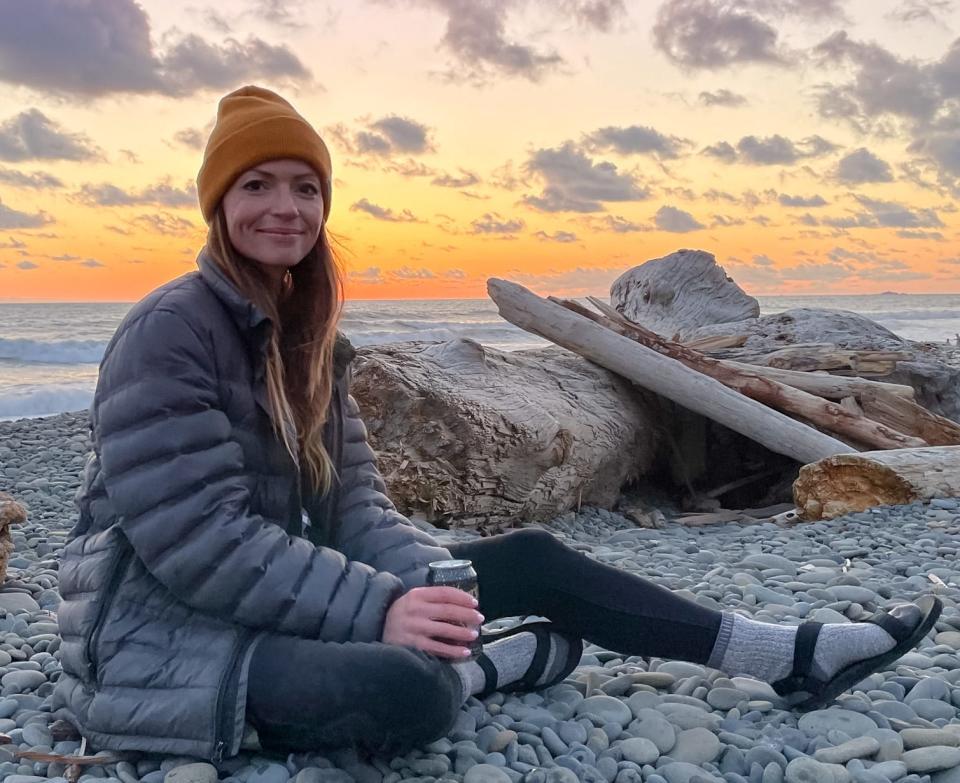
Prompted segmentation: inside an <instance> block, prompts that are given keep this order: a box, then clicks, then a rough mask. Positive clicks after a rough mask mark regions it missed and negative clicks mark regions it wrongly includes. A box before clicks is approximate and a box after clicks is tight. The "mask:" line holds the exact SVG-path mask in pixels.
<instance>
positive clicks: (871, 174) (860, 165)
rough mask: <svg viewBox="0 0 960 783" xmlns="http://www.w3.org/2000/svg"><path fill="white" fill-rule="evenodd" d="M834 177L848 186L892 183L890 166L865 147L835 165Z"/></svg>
mask: <svg viewBox="0 0 960 783" xmlns="http://www.w3.org/2000/svg"><path fill="white" fill-rule="evenodd" d="M835 176H836V178H837V179H838V180H840V182H845V183H847V184H848V185H859V184H862V183H865V182H893V170H892V169H891V168H890V164H889V163H887V162H886V161H885V160H881V159H880V158H878V157H877V156H876V155H874V154H873V153H872V152H870V150H868V149H867V148H866V147H860V149H858V150H854V151H853V152H851V153H850V154H849V155H845V156H844V157H843V158H841V159H840V162H839V163H837V168H836V172H835Z"/></svg>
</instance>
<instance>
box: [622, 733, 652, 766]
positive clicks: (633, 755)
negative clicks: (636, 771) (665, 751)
mask: <svg viewBox="0 0 960 783" xmlns="http://www.w3.org/2000/svg"><path fill="white" fill-rule="evenodd" d="M619 747H620V752H621V753H622V754H623V757H624V758H625V759H626V760H627V761H632V762H633V763H634V764H641V765H643V764H652V763H653V762H655V761H656V760H657V759H658V758H660V750H659V749H658V748H657V746H656V745H655V744H654V743H653V742H651V741H650V740H649V739H647V738H646V737H631V738H630V739H625V740H623V741H622V742H621V743H620V745H619Z"/></svg>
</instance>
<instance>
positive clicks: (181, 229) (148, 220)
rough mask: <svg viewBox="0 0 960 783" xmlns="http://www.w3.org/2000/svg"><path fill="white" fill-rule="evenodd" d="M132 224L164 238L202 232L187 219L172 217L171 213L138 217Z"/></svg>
mask: <svg viewBox="0 0 960 783" xmlns="http://www.w3.org/2000/svg"><path fill="white" fill-rule="evenodd" d="M130 223H131V224H132V225H134V226H136V227H137V228H141V229H143V230H145V231H149V232H150V233H153V234H161V235H163V236H187V235H189V234H194V233H197V232H199V231H200V229H199V228H198V227H197V226H195V225H194V224H193V223H191V222H190V221H189V220H187V219H186V218H182V217H180V216H179V215H171V214H170V213H169V212H156V213H153V214H144V215H138V216H137V217H135V218H134V219H133V220H131V221H130Z"/></svg>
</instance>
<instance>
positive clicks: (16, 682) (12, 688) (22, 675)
mask: <svg viewBox="0 0 960 783" xmlns="http://www.w3.org/2000/svg"><path fill="white" fill-rule="evenodd" d="M46 681H47V678H46V676H45V675H44V674H43V673H42V672H32V671H12V672H8V673H7V674H4V675H3V677H2V678H0V684H2V686H3V691H4V693H24V692H26V691H32V690H34V689H35V688H38V687H40V686H41V685H43V683H45V682H46Z"/></svg>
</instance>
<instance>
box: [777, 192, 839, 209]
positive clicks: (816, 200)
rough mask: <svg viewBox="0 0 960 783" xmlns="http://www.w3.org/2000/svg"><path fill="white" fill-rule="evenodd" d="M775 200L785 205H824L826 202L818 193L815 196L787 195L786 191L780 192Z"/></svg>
mask: <svg viewBox="0 0 960 783" xmlns="http://www.w3.org/2000/svg"><path fill="white" fill-rule="evenodd" d="M777 201H779V202H780V204H781V205H782V206H785V207H825V206H826V205H827V203H828V202H827V200H826V199H825V198H824V197H823V196H821V195H820V194H817V195H816V196H788V195H787V194H786V193H781V194H780V195H779V197H778V198H777Z"/></svg>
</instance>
